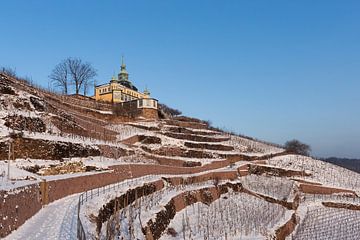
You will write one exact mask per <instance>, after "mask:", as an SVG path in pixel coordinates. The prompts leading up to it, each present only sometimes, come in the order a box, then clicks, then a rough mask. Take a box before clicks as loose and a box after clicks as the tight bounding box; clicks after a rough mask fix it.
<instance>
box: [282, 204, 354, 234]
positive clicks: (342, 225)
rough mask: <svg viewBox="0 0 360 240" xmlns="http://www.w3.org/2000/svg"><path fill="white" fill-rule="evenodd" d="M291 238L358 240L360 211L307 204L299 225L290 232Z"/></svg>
mask: <svg viewBox="0 0 360 240" xmlns="http://www.w3.org/2000/svg"><path fill="white" fill-rule="evenodd" d="M289 239H290V238H289ZM292 239H295V240H302V239H307V240H315V239H316V240H328V239H347V240H358V239H360V211H352V210H347V209H339V208H327V207H323V206H321V205H319V204H314V205H309V206H307V207H306V210H305V215H304V217H303V219H302V223H301V225H300V226H298V227H297V229H296V232H295V233H293V234H292Z"/></svg>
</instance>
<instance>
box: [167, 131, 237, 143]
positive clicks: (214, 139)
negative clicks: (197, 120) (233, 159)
mask: <svg viewBox="0 0 360 240" xmlns="http://www.w3.org/2000/svg"><path fill="white" fill-rule="evenodd" d="M162 134H163V135H165V136H167V137H171V138H176V139H182V140H189V141H193V142H225V141H228V140H230V138H228V137H223V138H217V137H205V136H201V135H194V134H183V133H173V132H165V133H162Z"/></svg>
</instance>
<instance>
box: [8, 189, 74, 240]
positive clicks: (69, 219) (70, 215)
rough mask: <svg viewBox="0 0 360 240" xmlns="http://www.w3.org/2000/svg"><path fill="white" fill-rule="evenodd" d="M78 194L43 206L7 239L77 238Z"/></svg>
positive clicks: (48, 239)
mask: <svg viewBox="0 0 360 240" xmlns="http://www.w3.org/2000/svg"><path fill="white" fill-rule="evenodd" d="M78 196H79V194H74V195H70V196H67V197H65V198H62V199H60V200H57V201H55V202H53V203H50V204H49V205H47V206H45V207H43V208H42V209H41V210H40V211H39V212H38V213H37V214H36V215H34V216H33V217H32V218H30V219H29V220H27V221H26V222H25V223H24V224H23V225H22V226H21V227H19V229H17V230H16V231H14V232H12V233H11V234H10V235H8V236H7V237H6V238H5V239H6V240H10V239H11V240H15V239H29V240H30V239H31V240H32V239H33V240H38V239H47V240H50V239H61V240H63V239H65V240H66V239H69V240H70V239H71V240H72V239H77V238H76V225H77V202H78Z"/></svg>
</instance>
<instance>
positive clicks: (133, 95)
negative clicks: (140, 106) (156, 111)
mask: <svg viewBox="0 0 360 240" xmlns="http://www.w3.org/2000/svg"><path fill="white" fill-rule="evenodd" d="M94 98H95V100H97V101H105V102H112V103H121V102H128V101H133V100H138V99H149V100H150V92H149V91H148V90H147V89H145V91H144V92H143V93H142V92H139V91H138V89H137V88H136V87H135V86H134V85H133V84H132V83H131V82H130V80H129V73H128V72H127V71H126V65H125V63H124V59H122V63H121V69H120V73H119V74H118V76H117V78H116V77H115V76H113V77H112V78H111V80H110V82H109V83H107V84H102V85H98V86H95V95H94ZM141 102H142V101H141ZM154 107H155V106H154ZM156 108H157V104H156Z"/></svg>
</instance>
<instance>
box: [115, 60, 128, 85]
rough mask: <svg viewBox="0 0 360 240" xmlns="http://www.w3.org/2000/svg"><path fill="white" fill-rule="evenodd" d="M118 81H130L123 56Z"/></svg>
mask: <svg viewBox="0 0 360 240" xmlns="http://www.w3.org/2000/svg"><path fill="white" fill-rule="evenodd" d="M118 79H119V80H120V81H129V74H128V72H127V71H126V65H125V61H124V56H121V67H120V73H119V74H118Z"/></svg>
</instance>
